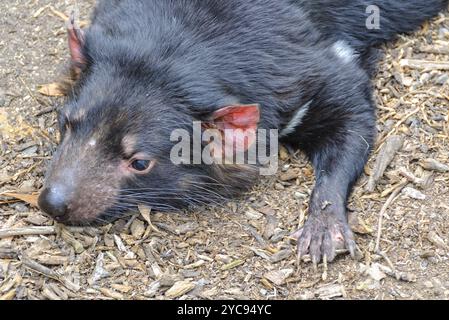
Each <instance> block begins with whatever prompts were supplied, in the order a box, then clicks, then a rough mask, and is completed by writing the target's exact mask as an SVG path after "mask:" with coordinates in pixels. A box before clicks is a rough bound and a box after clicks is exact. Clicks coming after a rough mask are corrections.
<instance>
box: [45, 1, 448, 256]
mask: <svg viewBox="0 0 449 320" xmlns="http://www.w3.org/2000/svg"><path fill="white" fill-rule="evenodd" d="M372 4H375V5H378V6H379V8H380V9H381V12H380V13H381V25H380V27H381V28H380V29H379V30H368V29H367V28H366V19H367V18H368V14H367V13H366V7H367V6H368V5H372ZM445 6H447V0H403V1H400V0H373V1H371V0H313V1H312V0H276V1H272V0H252V1H247V0H226V1H223V0H161V1H156V0H154V1H152V0H122V1H119V0H115V1H100V2H99V4H98V6H97V8H96V10H95V13H94V15H93V21H92V26H91V27H90V28H89V30H88V31H87V33H86V42H85V46H84V48H83V53H84V56H85V59H86V64H85V66H84V69H83V70H82V75H81V78H80V80H79V81H78V83H77V85H76V87H75V88H74V91H73V92H74V93H73V95H72V97H71V98H70V101H69V102H68V104H67V106H66V107H65V109H64V111H63V114H64V117H62V121H61V122H62V128H64V127H66V122H67V121H69V122H70V121H71V120H70V119H71V117H73V116H74V114H76V112H77V110H78V109H79V108H80V107H82V108H84V109H85V110H87V116H86V117H85V118H84V120H83V121H81V122H79V123H77V127H76V128H77V129H76V130H74V131H73V132H72V134H71V137H70V139H71V140H70V143H71V144H72V148H71V149H67V148H65V149H64V150H65V151H59V152H58V153H57V154H56V155H55V160H54V162H53V163H58V162H61V161H65V162H64V163H67V166H70V161H68V160H67V159H68V158H69V159H72V161H73V165H74V166H75V165H77V166H81V169H80V170H83V166H90V167H89V170H88V171H89V172H93V171H94V170H93V169H95V168H97V170H98V169H99V168H98V167H99V165H98V163H94V162H89V164H85V163H86V162H84V161H83V159H82V158H80V156H79V154H78V153H77V151H76V150H79V147H77V146H78V145H82V144H83V143H86V140H87V139H88V138H89V136H90V135H91V134H92V132H95V130H97V129H98V128H101V130H102V135H101V143H99V145H101V146H102V147H101V149H98V150H97V151H96V152H97V153H98V158H101V159H103V160H104V161H105V162H108V163H114V162H116V161H117V159H119V158H120V157H123V154H122V153H123V152H122V150H121V149H120V141H121V139H122V138H123V137H124V136H126V135H129V134H134V135H136V136H137V137H138V141H137V148H138V149H139V150H143V151H145V152H147V153H148V154H151V155H152V156H153V157H155V158H157V159H158V160H159V161H158V166H156V167H155V169H154V171H153V172H152V173H151V174H150V175H148V176H143V177H136V178H134V179H128V180H126V181H122V182H121V184H120V188H121V192H122V195H121V197H120V198H117V199H119V200H117V199H115V200H116V201H115V208H116V209H117V208H118V209H123V207H127V205H128V204H129V203H127V202H126V198H124V197H123V192H125V194H126V192H129V193H131V194H132V195H134V196H135V195H139V197H140V198H137V199H139V200H141V202H145V203H148V204H150V205H152V206H153V207H155V208H157V209H170V208H172V207H184V206H186V205H189V204H198V203H203V202H205V201H206V200H211V199H212V200H217V199H218V198H220V196H217V194H219V195H225V196H229V195H232V194H235V193H239V192H241V190H242V189H245V188H247V187H249V186H250V185H251V184H252V183H253V181H254V180H255V176H254V175H253V174H252V173H249V172H248V171H247V170H244V171H240V170H239V168H234V167H233V168H230V169H229V168H228V170H227V171H223V170H221V169H219V168H211V167H207V166H175V165H173V164H172V163H171V162H170V161H169V158H168V156H169V152H170V148H171V147H172V145H173V144H172V143H170V142H169V139H168V138H169V136H170V132H171V131H172V130H174V129H177V128H188V129H189V130H191V125H192V121H193V120H195V119H206V118H207V117H208V115H210V114H211V113H212V112H213V111H215V110H217V109H219V108H221V107H223V106H226V105H229V104H235V103H238V104H252V103H258V104H260V106H261V122H260V128H266V129H272V128H277V129H280V130H281V129H282V128H284V127H285V125H286V124H287V123H288V122H289V121H290V120H291V117H292V114H293V113H294V112H296V111H297V110H298V109H299V108H301V107H302V106H304V105H306V104H307V103H308V102H310V101H312V102H311V104H310V107H309V110H308V112H307V113H306V116H305V118H304V119H303V121H302V124H301V125H300V126H298V127H297V128H296V131H295V132H294V133H293V134H290V135H289V136H287V137H285V138H284V142H286V143H289V144H292V145H296V146H298V147H300V148H301V149H302V150H304V151H305V153H306V154H307V155H308V156H309V158H310V160H311V161H312V163H313V165H314V167H315V170H316V179H317V182H316V187H315V191H314V192H313V195H312V199H311V202H310V212H309V220H308V221H307V223H306V225H305V227H304V229H303V230H302V233H301V234H300V235H299V242H298V244H299V250H300V254H303V253H305V251H307V250H308V251H310V252H311V254H312V257H313V259H314V261H315V262H317V261H319V260H320V258H321V257H322V256H323V255H326V256H327V258H328V260H332V259H333V258H334V256H335V246H336V242H337V240H336V239H337V238H341V239H344V241H345V244H346V246H347V247H348V249H350V250H351V252H353V250H354V248H355V243H354V241H353V237H352V233H351V232H350V230H349V228H348V225H347V217H346V202H347V199H348V196H349V194H350V192H351V189H352V187H353V185H354V183H355V182H356V180H357V178H358V177H359V175H360V174H361V172H362V169H363V167H364V165H365V163H366V161H367V159H368V156H369V154H370V151H371V149H372V146H373V143H374V139H375V119H376V116H375V105H374V103H373V99H372V87H371V79H370V76H371V74H372V69H373V63H374V57H375V55H374V52H375V51H374V50H375V48H374V47H375V46H377V45H378V44H380V43H383V42H384V41H387V40H391V39H392V38H393V37H394V36H395V35H396V34H397V33H399V32H409V31H412V30H414V29H416V28H417V27H418V26H419V25H420V24H421V23H422V22H423V21H425V20H426V19H429V18H431V17H433V16H435V15H436V14H437V13H438V12H439V11H440V10H442V9H443V8H444V7H445ZM338 40H344V41H346V42H347V43H348V44H349V45H350V46H351V47H352V49H353V50H354V52H355V53H356V56H355V57H354V59H353V60H352V61H344V59H340V58H339V57H338V56H337V55H336V53H335V50H333V45H334V43H335V42H336V41H338ZM67 150H69V151H67ZM70 150H72V151H70ZM64 159H65V160H64ZM55 166H56V165H55V164H53V167H55ZM246 169H248V168H246ZM85 170H87V169H85ZM51 171H52V169H50V174H49V176H50V177H51V176H52V174H51ZM95 174H96V175H99V176H101V175H107V174H108V172H101V170H99V172H98V173H95ZM95 174H94V175H93V176H92V175H90V176H89V177H85V176H83V177H84V178H76V179H78V180H76V183H75V186H74V188H75V189H76V188H79V187H78V186H79V185H86V184H87V183H89V182H90V181H91V180H89V179H93V177H95ZM83 179H84V180H83ZM98 179H101V177H100V178H98ZM212 182H217V184H216V185H213V184H212ZM52 183H54V179H52V178H49V179H47V183H46V187H47V189H48V188H51V185H52ZM58 183H61V182H58ZM205 184H206V185H207V186H208V187H207V188H202V189H198V188H195V186H202V185H205ZM157 189H158V190H160V193H159V194H158V196H152V195H154V193H153V194H151V193H147V192H146V190H153V191H154V190H157ZM130 190H131V191H130ZM169 190H176V191H173V192H170V191H169ZM164 191H165V197H163V196H162V194H164ZM75 194H76V192H75ZM133 200H134V202H135V200H136V198H133ZM66 201H70V199H67V200H66ZM85 201H89V199H86V200H85ZM111 203H114V202H111ZM110 210H112V208H110ZM109 212H112V211H109ZM72 220H77V219H76V218H73V217H72ZM78 220H79V219H78ZM341 239H340V240H341Z"/></svg>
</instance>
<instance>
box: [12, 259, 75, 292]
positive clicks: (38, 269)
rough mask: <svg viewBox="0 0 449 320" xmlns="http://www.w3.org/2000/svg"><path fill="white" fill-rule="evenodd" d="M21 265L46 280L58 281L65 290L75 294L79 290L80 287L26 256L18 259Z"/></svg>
mask: <svg viewBox="0 0 449 320" xmlns="http://www.w3.org/2000/svg"><path fill="white" fill-rule="evenodd" d="M20 260H21V261H22V263H23V265H24V266H25V267H27V268H29V269H31V270H34V271H36V272H38V273H40V274H42V275H44V276H46V277H47V278H50V279H53V280H56V281H59V282H60V283H62V284H63V285H64V286H65V287H66V288H67V289H69V290H71V291H74V292H77V291H79V290H80V286H78V285H76V284H75V283H73V282H71V281H70V280H68V279H67V278H65V277H63V276H62V275H61V274H59V273H58V272H56V271H53V270H51V269H49V268H47V267H46V266H43V265H41V264H40V263H37V262H36V261H34V260H31V259H30V258H28V257H27V256H25V255H23V256H22V257H21V259H20Z"/></svg>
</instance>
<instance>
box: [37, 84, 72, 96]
mask: <svg viewBox="0 0 449 320" xmlns="http://www.w3.org/2000/svg"><path fill="white" fill-rule="evenodd" d="M38 92H39V93H40V94H42V95H44V96H48V97H63V96H65V95H66V93H65V89H64V86H63V85H62V84H61V83H58V82H55V83H49V84H44V85H42V86H39V88H38Z"/></svg>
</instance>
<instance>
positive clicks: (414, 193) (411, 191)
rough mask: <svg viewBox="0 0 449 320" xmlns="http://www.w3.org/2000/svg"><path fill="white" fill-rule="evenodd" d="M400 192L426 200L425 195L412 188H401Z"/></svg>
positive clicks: (416, 198)
mask: <svg viewBox="0 0 449 320" xmlns="http://www.w3.org/2000/svg"><path fill="white" fill-rule="evenodd" d="M402 194H403V195H405V196H406V197H409V198H411V199H415V200H426V195H425V194H423V193H422V192H421V191H418V190H416V189H414V188H411V187H407V188H404V190H402Z"/></svg>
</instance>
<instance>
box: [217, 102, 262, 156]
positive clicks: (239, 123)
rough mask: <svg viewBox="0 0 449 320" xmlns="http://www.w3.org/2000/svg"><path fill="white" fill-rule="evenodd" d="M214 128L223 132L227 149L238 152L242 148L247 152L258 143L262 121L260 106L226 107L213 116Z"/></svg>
mask: <svg viewBox="0 0 449 320" xmlns="http://www.w3.org/2000/svg"><path fill="white" fill-rule="evenodd" d="M211 120H212V124H213V127H215V128H216V129H219V130H220V131H222V137H223V143H224V144H225V148H226V149H229V148H231V150H233V151H234V152H235V151H236V147H237V146H242V147H243V148H244V150H243V151H247V150H248V149H249V147H250V146H252V145H253V144H254V142H255V141H256V132H257V125H258V123H259V121H260V109H259V105H257V104H253V105H236V106H228V107H224V108H222V109H220V110H217V111H215V112H214V113H213V114H212V116H211Z"/></svg>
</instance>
